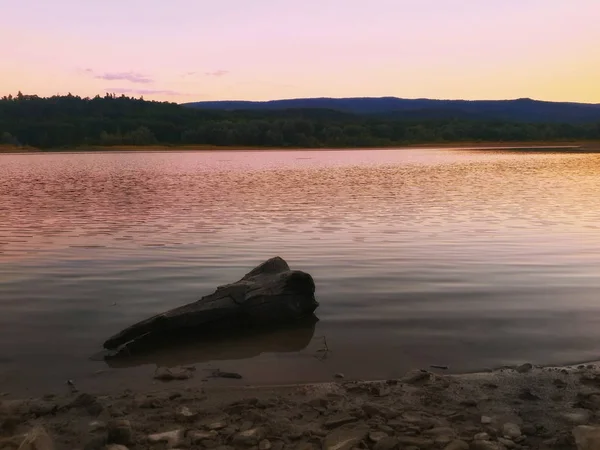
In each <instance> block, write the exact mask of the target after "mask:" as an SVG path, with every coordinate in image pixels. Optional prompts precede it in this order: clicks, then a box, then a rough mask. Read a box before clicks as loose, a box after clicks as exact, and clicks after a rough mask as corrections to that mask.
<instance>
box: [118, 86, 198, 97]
mask: <svg viewBox="0 0 600 450" xmlns="http://www.w3.org/2000/svg"><path fill="white" fill-rule="evenodd" d="M106 92H108V93H111V94H130V95H169V96H178V95H186V94H185V93H183V92H177V91H172V90H169V89H132V88H107V89H106Z"/></svg>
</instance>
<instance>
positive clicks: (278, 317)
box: [104, 257, 319, 350]
mask: <svg viewBox="0 0 600 450" xmlns="http://www.w3.org/2000/svg"><path fill="white" fill-rule="evenodd" d="M318 306H319V304H318V303H317V301H316V300H315V283H314V281H313V279H312V277H311V276H310V275H309V274H307V273H305V272H301V271H298V270H290V268H289V266H288V264H287V263H286V262H285V261H284V260H283V259H282V258H280V257H275V258H271V259H269V260H268V261H266V262H264V263H263V264H261V265H260V266H258V267H256V268H255V269H254V270H252V271H251V272H249V273H248V274H246V275H245V276H244V277H243V278H242V279H241V280H239V281H237V282H235V283H232V284H228V285H225V286H220V287H218V288H217V290H216V291H215V292H214V293H213V294H210V295H208V296H206V297H203V298H201V299H200V300H198V301H197V302H194V303H190V304H188V305H184V306H181V307H179V308H175V309H172V310H170V311H167V312H164V313H162V314H158V315H156V316H154V317H151V318H149V319H146V320H144V321H142V322H139V323H137V324H135V325H132V326H131V327H129V328H126V329H125V330H123V331H121V332H120V333H118V334H116V335H115V336H113V337H111V338H110V339H108V340H107V341H106V342H105V343H104V347H105V348H107V349H110V350H113V349H117V348H119V347H121V346H123V345H125V344H127V343H129V342H132V341H135V340H137V339H140V338H145V337H148V336H156V335H162V334H170V333H173V332H178V331H186V330H194V331H206V332H211V331H225V330H232V329H235V327H246V326H268V325H280V324H282V323H285V322H290V321H294V320H297V319H301V318H303V317H307V316H310V315H311V314H312V313H313V312H314V311H315V309H316V308H317V307H318Z"/></svg>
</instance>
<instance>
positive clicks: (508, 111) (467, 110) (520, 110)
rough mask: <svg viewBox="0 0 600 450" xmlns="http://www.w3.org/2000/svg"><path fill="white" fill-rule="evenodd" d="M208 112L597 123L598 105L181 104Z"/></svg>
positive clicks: (362, 100) (394, 101)
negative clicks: (292, 111) (323, 111)
mask: <svg viewBox="0 0 600 450" xmlns="http://www.w3.org/2000/svg"><path fill="white" fill-rule="evenodd" d="M184 106H187V107H191V108H198V109H209V110H224V111H231V110H253V111H260V110H263V111H281V110H289V109H328V110H333V111H340V112H344V113H351V114H361V115H377V116H388V117H392V118H395V117H397V118H416V119H449V118H457V119H473V120H507V121H514V122H535V123H540V122H549V123H586V122H600V104H593V103H567V102H545V101H539V100H532V99H530V98H521V99H516V100H431V99H404V98H397V97H380V98H372V97H356V98H298V99H289V100H271V101H265V102H252V101H212V102H194V103H185V104H184Z"/></svg>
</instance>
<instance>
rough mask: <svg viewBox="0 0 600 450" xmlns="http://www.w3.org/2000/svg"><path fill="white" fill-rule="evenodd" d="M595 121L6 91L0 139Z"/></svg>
mask: <svg viewBox="0 0 600 450" xmlns="http://www.w3.org/2000/svg"><path fill="white" fill-rule="evenodd" d="M599 139H600V123H588V124H556V123H552V124H550V123H548V124H544V123H521V122H508V121H498V120H483V119H482V120H477V119H464V118H458V117H436V116H435V114H434V113H427V112H423V113H421V114H414V115H411V114H408V115H404V116H402V117H397V116H396V117H394V116H393V115H390V114H387V115H386V114H383V115H358V114H350V113H344V112H340V111H333V110H327V109H290V110H284V111H258V110H254V111H218V110H201V109H193V108H189V107H185V106H181V105H178V104H176V103H169V102H157V101H146V100H144V99H143V98H139V99H136V98H130V97H126V96H115V95H112V94H107V95H105V96H104V97H101V96H96V97H94V98H81V97H78V96H74V95H70V94H69V95H65V96H53V97H47V98H43V97H38V96H36V95H23V94H22V93H19V94H18V95H16V96H14V97H13V96H5V97H2V98H1V99H0V143H2V144H9V145H17V146H19V145H23V146H31V147H36V148H41V149H52V148H73V147H81V146H120V145H213V146H249V147H282V148H285V147H307V148H323V147H372V146H393V145H406V144H419V143H445V142H449V143H453V142H457V143H459V142H486V141H487V142H498V141H504V142H511V141H512V142H516V141H553V142H557V141H569V140H571V141H575V140H599Z"/></svg>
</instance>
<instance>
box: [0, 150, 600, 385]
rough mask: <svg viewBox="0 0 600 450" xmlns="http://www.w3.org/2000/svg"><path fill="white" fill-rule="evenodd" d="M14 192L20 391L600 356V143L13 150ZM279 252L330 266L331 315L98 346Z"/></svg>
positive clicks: (14, 345)
mask: <svg viewBox="0 0 600 450" xmlns="http://www.w3.org/2000/svg"><path fill="white" fill-rule="evenodd" d="M0 211H2V219H1V221H0V385H1V386H2V387H1V389H0V390H2V391H10V392H30V393H32V394H35V393H44V392H47V391H54V390H58V389H63V388H64V385H65V381H66V380H67V379H74V380H76V382H77V383H78V384H79V385H80V386H87V387H89V388H90V389H95V390H103V389H111V388H112V387H117V386H118V387H139V386H140V385H144V384H148V385H149V384H151V383H152V382H153V379H152V373H153V370H154V369H155V368H156V366H157V365H177V364H195V365H196V367H197V369H198V371H197V374H196V376H195V379H197V380H200V379H202V378H203V377H204V374H209V373H210V370H209V369H211V368H219V369H221V370H224V371H234V372H239V373H241V374H242V375H243V376H244V379H243V380H242V381H241V383H252V384H260V383H294V382H310V381H320V380H330V379H331V378H332V376H333V374H335V373H338V372H342V373H344V374H345V375H346V377H347V378H370V379H382V378H391V377H397V376H400V375H401V374H403V373H404V372H406V371H407V370H409V369H411V368H414V367H426V366H429V365H431V364H436V365H447V366H450V368H451V370H453V371H459V372H462V371H471V370H478V369H481V368H485V367H497V366H501V365H505V364H518V363H522V362H526V361H527V362H532V363H537V364H562V363H569V362H573V361H584V360H595V359H598V349H597V342H598V339H599V338H600V327H599V326H598V325H599V324H600V302H599V298H600V297H599V296H598V293H599V292H600V277H599V276H598V275H599V273H600V154H594V153H589V154H586V153H571V152H569V151H564V152H561V151H560V150H557V149H553V150H552V151H550V150H548V151H541V150H536V151H535V152H527V151H511V150H489V149H487V150H449V149H443V150H435V149H413V150H411V149H402V150H364V151H361V150H354V151H324V150H320V151H319V150H316V151H293V152H284V151H282V152H275V151H271V152H235V151H227V152H217V151H215V152H198V153H194V152H165V153H156V152H154V153H143V152H136V153H87V154H32V155H2V156H0ZM275 255H279V256H282V257H283V258H285V259H286V260H287V261H288V262H289V264H290V265H291V266H292V268H295V269H301V270H305V271H307V272H309V273H311V274H312V275H313V277H314V279H315V282H316V285H317V299H318V301H319V302H320V305H321V306H320V307H319V308H318V309H317V311H316V314H317V316H318V318H319V321H318V322H317V323H314V324H303V325H298V326H295V327H293V328H291V329H277V330H269V331H268V332H265V333H262V334H259V335H251V336H242V337H239V336H238V337H232V338H230V339H220V340H218V341H213V342H209V343H206V342H193V341H192V342H189V341H188V342H185V343H181V344H180V345H176V346H167V347H162V348H160V349H158V350H157V351H154V352H147V353H144V354H139V355H133V356H132V357H131V358H129V359H125V360H119V361H118V362H117V361H112V362H110V363H107V362H105V361H102V360H100V361H99V360H97V359H98V358H94V355H97V354H98V352H100V351H101V344H102V342H103V341H104V340H105V339H106V338H107V337H108V336H110V335H112V334H114V333H115V332H117V331H119V330H120V329H122V328H124V327H126V326H128V325H130V324H132V323H133V322H136V321H138V320H141V319H144V318H146V317H148V316H150V315H152V314H155V313H158V312H161V311H164V310H166V309H170V308H173V307H175V306H179V305H181V304H184V303H188V302H191V301H194V300H196V299H197V298H199V297H201V296H202V295H205V294H208V293H210V292H212V291H213V290H214V289H215V288H216V286H218V285H220V284H224V283H227V282H231V281H235V280H237V279H239V278H241V277H242V276H243V275H244V274H245V273H246V272H248V271H249V270H250V269H252V268H253V267H254V266H255V265H257V264H258V263H260V262H262V261H264V260H265V259H267V258H269V257H272V256H275ZM322 350H328V351H322ZM210 382H211V383H222V382H229V383H232V382H236V381H231V380H229V381H222V380H212V379H211V380H210Z"/></svg>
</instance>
